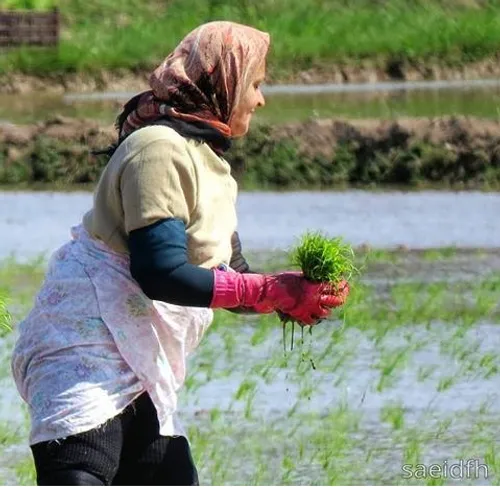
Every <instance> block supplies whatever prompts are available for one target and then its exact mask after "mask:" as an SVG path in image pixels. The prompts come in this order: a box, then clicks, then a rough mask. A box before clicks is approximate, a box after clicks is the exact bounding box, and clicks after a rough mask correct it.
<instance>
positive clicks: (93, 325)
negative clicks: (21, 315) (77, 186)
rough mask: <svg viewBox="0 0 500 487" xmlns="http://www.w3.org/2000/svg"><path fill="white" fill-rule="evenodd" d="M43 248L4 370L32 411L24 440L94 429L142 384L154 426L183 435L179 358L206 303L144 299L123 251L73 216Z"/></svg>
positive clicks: (206, 312)
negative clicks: (57, 241) (48, 249)
mask: <svg viewBox="0 0 500 487" xmlns="http://www.w3.org/2000/svg"><path fill="white" fill-rule="evenodd" d="M71 232H72V236H73V239H72V240H71V241H70V242H68V243H67V244H66V245H64V246H63V247H61V248H60V249H59V250H58V251H56V252H55V253H54V255H53V256H52V258H51V260H50V262H49V267H48V270H47V275H46V279H45V282H44V283H43V286H42V288H41V290H40V292H39V293H38V295H37V297H36V300H35V303H34V307H33V309H32V311H31V312H30V314H29V315H28V316H27V317H26V319H25V320H24V321H22V322H21V323H20V325H19V333H20V336H19V338H18V341H17V343H16V346H15V349H14V353H13V357H12V372H13V376H14V380H15V382H16V385H17V388H18V390H19V393H20V394H21V396H22V398H23V399H24V400H25V401H26V402H27V403H28V405H29V409H30V415H31V423H32V424H31V435H30V443H31V444H34V443H38V442H40V441H47V440H53V439H56V438H62V437H66V436H69V435H73V434H77V433H81V432H84V431H87V430H89V429H92V428H95V427H97V426H99V425H101V424H103V423H105V422H106V421H107V420H109V419H111V418H113V417H114V416H116V415H117V414H119V413H120V412H121V411H122V410H123V409H124V408H125V407H126V406H127V405H128V404H130V402H132V401H133V400H134V399H135V398H136V397H137V396H139V395H140V394H141V393H143V392H144V391H147V392H148V393H149V395H150V396H151V400H152V401H153V403H154V405H155V407H156V410H157V412H158V421H159V423H160V434H161V435H166V436H171V435H183V436H185V433H184V430H183V429H182V427H181V425H180V424H179V423H178V421H177V419H176V415H175V411H176V407H177V391H178V389H179V388H180V387H181V386H182V384H183V383H184V379H185V373H186V358H187V356H188V354H189V353H190V352H192V351H193V349H195V348H196V346H197V345H198V343H199V342H200V340H201V338H202V336H203V334H204V333H205V331H206V330H207V328H208V326H209V325H210V323H211V322H212V318H213V312H212V310H211V309H206V308H194V307H185V306H176V305H172V304H167V303H163V302H160V301H152V300H150V299H149V298H148V297H147V296H146V295H145V294H144V293H143V292H142V291H141V289H140V288H139V286H138V284H137V283H136V282H135V281H134V279H133V278H132V276H131V275H130V271H129V257H128V256H127V255H124V254H118V253H116V252H113V251H111V250H110V249H109V248H108V247H107V246H106V245H104V244H102V243H100V242H98V241H96V240H94V239H92V238H90V236H89V235H88V233H87V232H86V231H85V229H84V228H83V227H82V226H81V225H79V226H77V227H74V228H72V230H71Z"/></svg>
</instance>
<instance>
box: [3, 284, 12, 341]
mask: <svg viewBox="0 0 500 487" xmlns="http://www.w3.org/2000/svg"><path fill="white" fill-rule="evenodd" d="M11 329H12V328H11V316H10V313H9V311H8V309H7V298H6V297H5V296H3V295H1V294H0V336H1V335H3V334H4V333H5V332H6V331H10V330H11Z"/></svg>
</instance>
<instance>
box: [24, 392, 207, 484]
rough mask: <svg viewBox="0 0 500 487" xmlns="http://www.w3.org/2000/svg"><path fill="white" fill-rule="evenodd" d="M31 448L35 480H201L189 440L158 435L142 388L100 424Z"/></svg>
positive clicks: (74, 482) (149, 401)
mask: <svg viewBox="0 0 500 487" xmlns="http://www.w3.org/2000/svg"><path fill="white" fill-rule="evenodd" d="M31 450H32V452H33V458H34V461H35V468H36V474H37V484H38V485H199V483H198V473H197V471H196V467H195V465H194V463H193V459H192V456H191V451H190V448H189V444H188V442H187V440H186V439H185V438H184V437H182V436H179V437H166V436H160V435H159V424H158V418H157V414H156V409H155V407H154V405H153V403H152V402H151V399H150V398H149V395H148V394H146V393H144V394H142V395H141V396H139V397H138V398H137V399H136V400H135V401H134V403H132V404H131V405H129V406H128V407H127V408H126V409H125V410H124V411H123V412H122V413H121V414H120V415H118V416H117V417H115V418H114V419H112V420H110V421H108V422H107V423H106V424H104V425H102V426H100V427H98V428H95V429H93V430H91V431H87V432H85V433H81V434H77V435H74V436H70V437H67V438H64V439H61V440H57V441H46V442H42V443H37V444H35V445H32V446H31Z"/></svg>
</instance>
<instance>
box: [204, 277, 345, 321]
mask: <svg viewBox="0 0 500 487" xmlns="http://www.w3.org/2000/svg"><path fill="white" fill-rule="evenodd" d="M213 272H214V295H213V298H212V302H211V304H210V307H211V308H236V307H239V306H244V307H252V308H254V309H255V310H256V311H257V312H261V313H269V312H272V311H282V312H283V313H286V314H287V315H289V316H290V317H291V318H292V319H294V320H297V321H300V322H301V323H303V324H306V325H307V324H314V323H316V322H317V321H318V319H321V318H326V317H327V316H328V315H329V314H330V311H331V309H330V308H331V307H333V306H339V305H340V304H341V303H343V302H344V300H345V297H346V296H347V294H348V292H349V288H348V286H347V283H346V285H345V286H344V288H343V289H342V291H339V289H336V288H334V287H332V286H330V285H326V284H317V283H312V282H310V281H308V280H307V279H305V278H304V277H303V276H302V275H301V274H299V273H296V272H284V273H280V274H273V275H265V274H239V273H233V272H225V271H220V270H217V269H215V270H214V271H213Z"/></svg>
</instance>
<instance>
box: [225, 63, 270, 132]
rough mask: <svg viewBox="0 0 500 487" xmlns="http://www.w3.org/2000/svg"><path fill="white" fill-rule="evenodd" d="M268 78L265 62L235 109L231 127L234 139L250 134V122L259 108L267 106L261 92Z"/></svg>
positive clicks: (230, 122)
mask: <svg viewBox="0 0 500 487" xmlns="http://www.w3.org/2000/svg"><path fill="white" fill-rule="evenodd" d="M265 76H266V63H265V62H263V63H262V64H261V65H260V67H259V68H258V69H257V70H256V71H255V73H254V74H253V80H252V82H251V83H250V86H249V87H248V89H247V91H246V92H245V93H243V95H242V96H241V99H240V101H239V103H238V105H236V107H235V108H234V111H233V114H232V116H231V120H230V121H229V127H230V128H231V136H232V137H241V136H243V135H245V134H246V133H247V132H248V128H249V126H250V120H251V119H252V115H253V113H254V112H255V109H256V108H257V107H263V106H264V105H265V100H264V96H263V95H262V92H261V91H260V84H261V83H262V82H263V81H264V78H265Z"/></svg>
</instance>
